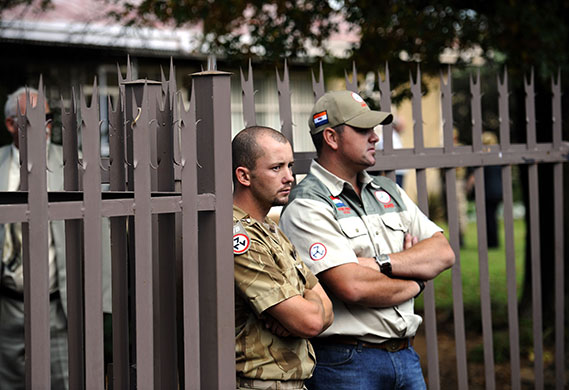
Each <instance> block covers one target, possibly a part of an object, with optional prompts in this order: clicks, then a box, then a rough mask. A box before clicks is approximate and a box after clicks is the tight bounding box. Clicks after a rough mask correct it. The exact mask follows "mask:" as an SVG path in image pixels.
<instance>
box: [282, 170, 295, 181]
mask: <svg viewBox="0 0 569 390" xmlns="http://www.w3.org/2000/svg"><path fill="white" fill-rule="evenodd" d="M285 172H286V173H285V176H284V178H283V180H284V181H285V182H286V183H290V182H292V181H294V175H293V172H292V168H285Z"/></svg>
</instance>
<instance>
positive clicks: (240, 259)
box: [233, 206, 318, 380]
mask: <svg viewBox="0 0 569 390" xmlns="http://www.w3.org/2000/svg"><path fill="white" fill-rule="evenodd" d="M233 223H234V228H233V249H234V259H235V359H236V369H237V375H238V376H241V377H245V378H255V379H263V380H302V379H307V378H309V377H310V376H311V375H312V371H313V370H314V365H315V363H316V359H315V357H314V351H313V349H312V345H310V342H309V341H308V340H307V339H303V338H300V337H295V336H289V337H279V336H277V335H274V334H272V333H271V332H270V331H269V330H268V329H266V327H265V321H264V317H265V314H264V312H265V310H267V309H268V308H270V307H272V306H274V305H276V304H278V303H280V302H282V301H284V300H286V299H288V298H291V297H293V296H295V295H303V294H304V290H305V289H306V288H309V289H310V288H313V287H314V286H315V285H316V284H317V283H318V280H317V279H316V277H315V276H314V275H313V274H312V272H311V271H310V270H309V269H308V268H307V267H306V265H305V264H304V263H303V262H302V260H301V259H300V258H299V256H298V254H297V252H296V249H295V248H294V246H293V245H292V244H291V242H290V241H289V240H288V238H287V237H286V236H285V235H284V234H283V233H282V231H281V230H280V229H279V228H278V226H277V225H276V224H275V223H274V222H273V221H271V220H270V219H269V218H265V220H264V221H262V222H259V221H256V220H255V219H253V218H251V217H250V216H249V215H248V214H247V213H245V212H244V211H243V210H241V209H240V208H238V207H237V206H233Z"/></svg>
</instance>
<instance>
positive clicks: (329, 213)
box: [280, 161, 442, 343]
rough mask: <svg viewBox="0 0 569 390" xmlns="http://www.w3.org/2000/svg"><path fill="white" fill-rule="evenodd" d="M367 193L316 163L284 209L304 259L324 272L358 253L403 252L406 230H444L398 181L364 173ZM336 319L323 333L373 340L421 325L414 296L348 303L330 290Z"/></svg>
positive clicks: (285, 224) (423, 233)
mask: <svg viewBox="0 0 569 390" xmlns="http://www.w3.org/2000/svg"><path fill="white" fill-rule="evenodd" d="M358 180H359V182H360V184H361V197H360V196H358V195H357V194H356V192H355V190H354V189H353V187H352V186H351V184H349V183H348V182H346V181H345V180H343V179H340V178H339V177H337V176H335V175H334V174H332V173H331V172H329V171H327V170H326V169H325V168H323V167H322V166H321V165H320V164H318V163H317V162H316V161H313V162H312V165H311V167H310V173H309V174H308V175H307V176H306V178H305V179H304V180H303V181H301V182H300V183H299V184H298V185H297V186H296V187H295V188H293V190H292V193H291V195H290V198H289V204H288V205H287V206H286V207H285V209H284V210H283V213H282V215H281V219H280V226H281V228H282V229H283V231H284V232H285V234H286V235H287V236H288V237H289V238H290V240H291V241H292V242H293V243H294V245H295V246H296V248H297V249H298V251H299V254H300V256H301V258H302V259H303V260H304V261H305V262H306V263H307V265H308V267H309V268H310V269H311V270H312V272H314V274H316V275H318V274H319V273H320V272H323V271H326V270H327V269H330V268H333V267H336V266H339V265H342V264H347V263H357V262H358V259H357V258H358V257H373V256H376V255H379V254H389V253H396V252H401V251H402V250H403V245H404V237H405V234H406V233H410V234H412V235H413V236H416V237H417V238H418V239H419V240H424V239H426V238H430V237H432V236H433V234H435V233H436V232H440V231H442V229H441V228H439V227H438V226H437V225H436V224H435V223H433V222H432V221H431V220H429V219H428V218H427V217H426V216H425V215H424V214H423V213H422V212H421V211H420V210H419V208H418V207H417V205H416V204H415V203H414V202H413V201H412V200H411V199H410V198H409V196H408V195H407V194H406V193H405V192H404V191H403V190H402V189H401V188H400V187H399V186H397V185H396V184H395V183H394V182H393V181H391V180H389V179H387V178H385V177H381V176H377V177H372V176H370V175H369V174H368V173H367V172H362V173H361V174H360V175H359V178H358ZM327 292H328V295H329V296H330V298H331V300H332V304H333V307H334V323H333V324H332V325H331V326H330V327H329V328H328V329H327V330H326V331H324V332H323V333H322V334H321V336H322V337H325V336H331V335H335V334H341V335H351V336H355V337H358V338H359V339H361V340H363V341H367V342H373V343H381V342H383V341H385V340H386V339H388V338H398V337H410V336H413V335H415V332H416V330H417V328H418V327H419V325H420V324H421V321H422V320H421V317H420V316H418V315H416V314H414V309H413V304H414V300H413V299H410V300H408V301H407V302H404V303H402V304H400V305H396V306H393V307H387V308H371V307H364V306H360V305H352V304H346V303H344V302H342V301H340V300H339V299H338V298H337V297H336V296H335V295H334V294H333V293H330V292H329V291H327Z"/></svg>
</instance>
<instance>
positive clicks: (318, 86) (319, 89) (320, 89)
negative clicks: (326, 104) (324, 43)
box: [310, 61, 326, 101]
mask: <svg viewBox="0 0 569 390" xmlns="http://www.w3.org/2000/svg"><path fill="white" fill-rule="evenodd" d="M310 74H311V75H312V91H313V93H314V101H316V100H318V99H320V98H321V97H322V95H324V93H325V92H326V89H325V86H324V71H323V70H322V61H320V74H319V76H318V81H316V78H315V77H314V72H313V71H311V72H310Z"/></svg>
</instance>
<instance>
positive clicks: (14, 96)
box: [4, 87, 39, 118]
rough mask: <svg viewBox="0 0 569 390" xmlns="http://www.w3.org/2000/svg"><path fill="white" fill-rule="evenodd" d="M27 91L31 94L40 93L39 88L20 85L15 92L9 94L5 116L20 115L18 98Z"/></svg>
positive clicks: (5, 106)
mask: <svg viewBox="0 0 569 390" xmlns="http://www.w3.org/2000/svg"><path fill="white" fill-rule="evenodd" d="M26 91H27V92H29V93H30V95H32V94H33V95H38V94H39V92H38V90H37V89H35V88H28V87H20V88H18V89H17V90H15V91H14V92H12V93H11V94H10V95H8V99H7V100H6V103H5V104H4V118H10V117H15V116H17V115H18V98H19V97H20V95H23V94H25V93H26Z"/></svg>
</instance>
